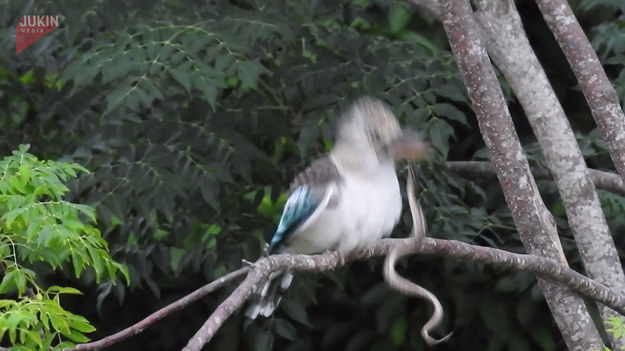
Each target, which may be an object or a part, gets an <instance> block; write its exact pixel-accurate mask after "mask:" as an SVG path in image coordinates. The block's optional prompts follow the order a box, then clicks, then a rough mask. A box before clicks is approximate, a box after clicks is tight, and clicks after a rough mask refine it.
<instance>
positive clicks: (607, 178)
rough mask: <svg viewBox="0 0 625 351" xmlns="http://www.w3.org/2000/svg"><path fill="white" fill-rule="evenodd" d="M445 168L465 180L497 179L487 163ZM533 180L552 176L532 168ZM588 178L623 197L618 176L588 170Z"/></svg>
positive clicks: (624, 188) (454, 164)
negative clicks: (465, 178)
mask: <svg viewBox="0 0 625 351" xmlns="http://www.w3.org/2000/svg"><path fill="white" fill-rule="evenodd" d="M446 166H447V168H449V169H450V170H452V171H454V172H456V173H458V174H460V175H461V176H463V177H467V178H473V179H477V178H482V179H493V178H496V177H497V173H496V171H495V167H493V164H492V163H490V162H487V161H448V162H447V163H446ZM532 174H533V175H534V178H536V179H541V180H552V179H553V176H552V175H551V173H550V172H549V171H548V170H546V169H539V168H533V167H532ZM588 176H589V177H590V179H591V180H592V182H593V183H594V184H595V186H596V187H597V189H601V190H606V191H609V192H612V193H615V194H618V195H621V196H625V184H624V183H623V180H622V179H621V177H619V176H618V174H614V173H610V172H605V171H599V170H596V169H588Z"/></svg>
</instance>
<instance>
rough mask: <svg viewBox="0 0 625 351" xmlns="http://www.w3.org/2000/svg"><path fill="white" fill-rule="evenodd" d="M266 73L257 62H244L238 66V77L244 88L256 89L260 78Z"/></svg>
mask: <svg viewBox="0 0 625 351" xmlns="http://www.w3.org/2000/svg"><path fill="white" fill-rule="evenodd" d="M263 71H264V68H263V66H261V64H260V63H258V62H256V61H251V60H250V61H243V62H240V63H239V65H238V66H237V75H238V76H239V78H240V79H241V82H243V85H244V86H248V87H250V88H253V89H256V87H257V86H258V77H259V76H260V74H261V73H262V72H263Z"/></svg>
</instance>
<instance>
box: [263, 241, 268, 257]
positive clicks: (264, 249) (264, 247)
mask: <svg viewBox="0 0 625 351" xmlns="http://www.w3.org/2000/svg"><path fill="white" fill-rule="evenodd" d="M263 255H264V256H265V257H267V256H269V244H267V243H265V246H263Z"/></svg>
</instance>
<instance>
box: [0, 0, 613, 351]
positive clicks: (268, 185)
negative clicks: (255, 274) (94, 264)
mask: <svg viewBox="0 0 625 351" xmlns="http://www.w3.org/2000/svg"><path fill="white" fill-rule="evenodd" d="M518 5H519V6H520V10H521V12H522V14H524V15H527V16H525V18H537V16H539V14H538V13H537V12H536V9H535V8H534V7H533V6H534V5H532V4H530V3H529V2H523V1H520V2H519V4H518ZM576 5H578V6H577V8H578V9H579V11H578V13H579V14H580V16H581V19H582V20H585V19H588V20H587V22H584V23H586V24H587V25H588V29H589V33H591V35H592V38H593V43H595V45H596V47H597V48H598V50H599V52H600V54H601V57H602V58H603V59H604V60H605V63H606V65H607V66H606V67H607V68H608V69H609V73H610V75H611V77H612V78H614V81H615V84H616V85H617V86H618V87H620V89H619V93H620V95H621V98H622V97H623V94H625V88H623V87H625V74H624V73H622V72H625V71H624V70H623V65H624V62H623V58H622V57H623V55H624V51H625V39H624V38H623V36H622V34H619V33H622V28H623V9H622V4H621V3H620V2H619V1H614V0H612V1H609V0H605V1H601V2H597V1H592V4H591V1H590V0H588V1H586V2H583V1H582V2H580V3H579V4H576ZM0 6H1V8H0V23H2V24H3V28H8V29H6V30H3V34H5V35H3V36H2V39H0V40H2V43H3V45H2V47H3V48H11V50H9V49H6V50H3V51H1V52H0V77H2V80H0V85H1V88H0V106H2V107H3V108H2V109H0V154H2V155H8V154H10V152H11V150H14V149H16V148H17V145H19V144H20V143H29V144H31V150H30V152H31V153H34V154H36V155H37V156H38V157H40V158H48V159H58V160H65V161H71V162H77V163H79V164H82V165H83V166H84V167H86V168H87V169H89V170H90V171H91V173H89V174H81V175H80V176H79V177H78V178H77V179H76V180H74V181H71V182H70V183H69V187H70V189H71V192H70V194H69V197H70V200H71V201H73V202H76V203H83V204H88V205H90V206H93V207H95V208H96V210H97V218H98V227H99V229H100V230H101V232H102V235H103V237H104V238H105V239H106V240H107V241H108V242H109V245H110V250H111V253H112V255H113V257H114V258H115V259H116V260H117V261H119V262H123V263H124V264H126V265H127V266H128V269H129V274H130V278H131V279H130V280H131V286H130V287H126V286H124V285H123V284H117V285H113V284H112V283H111V282H109V281H105V282H101V283H99V284H98V285H97V286H98V288H97V290H96V289H94V288H92V287H93V286H95V284H96V283H97V282H96V281H95V278H96V277H95V275H84V276H83V277H82V278H81V279H80V280H76V279H75V278H74V277H73V275H71V274H69V272H67V271H63V272H60V273H59V272H57V273H53V272H50V271H49V270H45V269H41V270H40V271H37V274H38V275H40V276H42V277H45V279H46V280H48V281H52V282H56V281H61V282H65V281H71V282H72V284H73V285H80V289H81V291H84V292H85V293H86V295H85V296H84V297H83V298H80V299H76V300H73V301H72V303H73V304H72V306H73V309H72V311H73V312H75V313H78V314H82V315H85V316H87V317H88V318H89V320H90V321H92V322H93V324H94V325H95V326H96V328H97V329H98V330H97V331H96V332H95V333H94V335H95V336H96V337H97V336H104V335H107V334H110V333H112V332H113V331H116V330H119V329H121V328H123V327H125V326H127V325H130V324H131V323H134V322H135V321H137V320H139V319H140V318H142V317H143V316H145V315H147V314H148V313H149V312H151V311H154V310H156V309H157V308H158V307H160V306H162V305H164V304H166V303H168V302H171V301H172V300H174V299H176V298H179V297H181V296H183V295H184V294H185V293H188V292H190V291H192V290H193V289H194V288H197V287H199V286H201V285H202V284H204V283H206V282H208V281H210V280H213V279H214V278H216V277H218V276H220V275H222V274H224V273H225V272H228V271H230V270H233V269H235V268H238V267H240V265H241V259H243V258H246V259H254V258H256V257H258V255H260V252H261V245H262V244H263V243H264V242H265V241H266V240H267V239H268V238H269V237H270V235H271V234H272V231H273V230H274V228H275V224H276V221H277V218H278V216H279V213H280V211H281V206H282V204H283V203H284V196H282V195H281V193H282V192H283V191H284V190H285V189H286V188H287V184H288V182H289V180H290V179H291V177H293V176H294V175H295V174H296V172H298V171H299V170H301V169H302V168H303V167H305V166H306V164H307V163H308V162H309V161H310V160H311V159H312V158H314V157H316V156H318V155H319V154H320V153H322V152H325V151H326V150H327V149H328V148H329V147H331V145H332V133H333V122H334V121H335V120H336V119H337V116H338V114H339V112H340V110H341V108H343V107H345V106H346V105H347V104H348V103H349V102H350V101H351V100H352V99H353V98H355V97H357V96H360V95H363V94H370V95H374V96H377V97H380V98H384V99H386V100H387V101H388V102H389V103H390V104H391V106H392V107H393V109H394V111H395V113H396V114H397V115H398V117H399V118H400V119H401V120H402V122H403V123H404V124H406V125H410V126H413V127H414V128H417V129H421V130H424V131H425V132H426V133H427V134H428V135H429V137H430V138H431V141H432V144H433V146H434V149H435V151H436V152H435V154H434V157H433V159H432V160H431V162H429V163H427V164H422V165H420V167H419V168H420V174H421V183H422V184H421V185H422V188H423V193H422V195H421V197H420V199H421V202H422V204H423V205H424V207H425V209H426V215H427V219H428V223H429V224H430V225H429V227H430V235H432V236H438V237H444V238H449V239H457V240H463V241H468V242H473V243H477V244H482V245H489V246H496V247H501V248H504V249H507V250H512V251H521V250H522V247H521V245H520V243H519V240H518V237H517V236H516V235H515V234H514V228H513V225H512V222H511V219H510V215H509V212H508V210H507V209H506V207H505V204H504V202H503V198H502V196H501V191H500V190H499V187H498V185H497V184H495V183H493V182H485V181H479V180H477V181H475V182H473V181H470V180H466V179H463V178H460V177H459V176H458V175H456V174H453V173H450V172H449V171H447V170H446V169H445V167H444V162H443V161H444V160H448V159H471V158H476V159H483V158H484V157H486V153H485V152H483V151H479V150H480V149H481V147H482V145H483V144H482V141H481V137H480V136H479V132H478V130H477V126H476V123H475V121H474V117H473V116H472V112H471V109H470V106H469V104H468V100H467V97H466V95H465V92H464V88H463V86H462V82H461V81H460V79H459V77H458V76H457V74H456V67H455V63H454V62H453V57H452V56H451V54H450V52H449V50H448V48H447V46H446V44H445V41H444V33H443V32H442V30H441V28H440V27H439V25H438V24H436V23H435V22H434V21H433V20H432V19H431V18H428V17H426V16H424V15H422V14H419V13H416V12H415V11H414V10H413V9H412V8H411V7H410V6H409V5H408V4H407V3H404V2H399V1H392V2H387V1H368V0H343V1H332V0H321V1H314V2H313V1H311V2H308V1H304V2H300V1H294V0H282V1H266V2H261V1H253V0H249V1H246V0H241V1H224V0H220V1H214V2H209V3H204V2H202V3H196V2H182V1H142V0H134V1H106V2H84V1H77V0H56V1H48V2H38V3H37V4H33V2H15V1H14V2H5V3H2V4H1V5H0ZM44 13H45V14H62V16H63V17H62V20H61V26H60V28H58V29H56V30H54V31H53V32H51V33H50V34H49V35H47V36H46V37H44V38H43V39H41V40H40V41H39V42H37V43H36V44H35V45H33V46H32V47H30V48H28V49H27V50H25V51H24V52H22V53H20V54H19V55H15V54H14V51H13V50H12V48H13V45H14V31H13V29H12V28H13V27H12V26H14V25H15V24H16V23H17V22H18V21H19V18H20V16H22V15H24V14H44ZM619 16H620V17H619ZM591 19H592V20H591ZM526 25H527V27H528V32H529V34H530V36H531V39H533V40H534V39H535V40H536V42H537V44H536V50H537V52H538V54H539V55H540V56H541V59H542V60H543V61H544V62H545V64H546V66H547V70H548V73H549V74H550V76H551V77H552V78H553V79H554V82H555V83H554V86H555V88H556V90H557V92H558V94H559V96H560V98H561V100H562V101H563V103H564V104H565V108H566V109H567V112H569V111H570V112H571V113H570V116H571V120H572V124H573V125H574V128H576V130H578V131H579V132H580V134H579V136H580V142H581V143H582V145H583V148H584V152H585V155H586V156H587V157H588V160H589V164H591V165H592V166H594V167H597V168H608V169H609V168H611V167H610V166H609V165H610V164H609V160H608V158H607V157H606V154H605V151H604V148H603V145H602V143H601V141H600V140H599V138H598V137H597V133H596V132H592V133H590V131H591V130H592V128H593V124H592V122H589V121H591V117H590V115H589V113H588V111H587V109H585V108H584V107H583V98H580V96H581V95H580V93H579V92H578V91H577V90H575V89H573V87H574V85H575V82H574V80H573V79H572V76H571V73H570V72H569V71H568V70H566V69H565V67H566V65H564V64H562V60H563V59H562V56H561V54H559V52H558V49H557V45H554V43H553V42H552V41H550V40H553V39H550V36H549V35H548V33H547V32H546V29H545V27H544V25H542V24H541V23H535V22H532V21H528V23H526ZM591 27H592V30H591ZM505 90H506V91H508V89H505ZM508 100H509V101H510V106H511V109H512V111H513V113H514V114H515V117H516V118H517V120H516V122H517V124H518V127H519V130H520V133H521V137H522V139H523V140H524V142H525V143H526V144H527V145H528V152H529V154H530V156H531V157H532V160H533V161H534V162H536V163H537V164H542V161H541V155H540V152H538V151H537V148H536V147H535V145H533V144H532V142H533V137H532V136H531V133H530V131H529V130H528V127H527V124H526V122H524V120H523V119H522V115H521V113H520V111H519V106H518V105H517V104H516V103H515V101H514V98H513V97H512V96H510V94H509V93H508ZM541 190H543V193H544V196H545V199H546V201H548V202H549V205H550V208H551V209H552V210H553V211H554V214H555V215H557V216H558V217H559V218H558V223H559V224H560V225H561V229H562V233H563V235H564V237H565V245H566V247H567V251H568V252H569V253H570V255H571V256H572V258H573V261H575V260H574V255H575V253H574V251H573V247H574V246H573V243H572V241H571V240H567V239H566V238H570V236H568V237H567V235H568V233H567V227H566V224H565V221H564V218H565V217H564V212H563V210H562V206H561V204H560V203H559V201H558V200H557V192H556V191H555V189H554V187H553V184H552V183H551V182H541ZM602 201H603V204H604V206H605V208H606V211H607V215H608V220H609V223H610V225H611V227H612V229H613V230H614V232H615V234H616V240H617V242H618V241H622V240H624V239H625V238H624V237H623V235H619V234H618V233H623V231H624V230H625V220H624V219H623V218H622V215H619V213H622V210H623V208H625V200H624V199H623V198H622V197H619V196H615V195H612V194H608V193H602ZM408 223H409V218H407V217H406V218H404V220H403V222H402V225H401V226H400V227H399V228H398V229H397V235H405V233H407V232H408V229H407V228H408ZM379 263H380V262H379V261H378V260H373V261H372V262H370V263H356V264H352V265H351V266H350V267H347V268H345V269H341V270H338V271H336V272H330V273H327V274H322V275H301V276H300V277H298V279H296V282H295V284H294V286H293V288H292V289H290V291H289V296H288V297H287V299H285V300H284V302H283V303H282V304H281V307H280V309H279V311H278V313H277V314H276V316H275V317H274V318H271V319H268V320H259V321H257V322H256V323H254V324H248V323H246V321H245V319H244V317H243V316H242V314H237V315H236V316H235V317H234V318H233V319H232V320H230V321H228V322H227V323H226V324H225V326H224V327H223V328H222V330H221V331H220V334H219V335H218V337H217V338H216V340H214V341H213V342H212V344H211V346H210V348H211V349H213V348H214V349H220V350H237V349H241V350H248V349H249V350H265V349H268V348H269V346H270V345H271V344H274V345H275V348H276V349H284V350H314V349H345V350H348V351H351V350H402V349H414V350H425V345H424V343H423V341H422V340H421V338H420V336H419V329H420V327H421V325H422V324H423V322H424V321H425V320H426V318H427V316H428V315H429V313H430V311H429V310H428V308H426V305H425V304H424V303H423V302H421V301H418V300H415V299H410V298H406V297H404V296H401V295H399V294H398V293H395V292H392V291H390V289H388V288H387V287H386V286H385V285H384V283H383V280H382V277H381V272H380V264H379ZM402 273H405V274H407V275H408V276H409V277H411V278H412V279H414V280H415V281H418V282H419V283H422V284H423V285H424V286H425V287H426V288H428V289H431V290H432V291H433V292H434V293H436V294H437V295H438V296H439V297H440V298H441V300H442V301H443V305H444V306H445V308H446V312H447V319H446V325H447V326H448V328H449V329H453V330H454V337H453V338H452V340H451V341H450V342H449V343H448V344H447V345H444V346H442V347H440V349H450V350H456V349H459V348H460V349H487V350H504V349H508V350H520V351H522V350H530V349H532V350H557V349H561V348H562V345H561V344H560V342H559V336H558V332H557V330H556V329H555V328H554V327H553V325H552V324H553V323H552V322H551V317H550V316H549V313H548V310H547V308H546V305H545V304H544V302H543V300H542V298H541V295H540V292H539V290H538V288H537V287H536V285H535V280H534V278H533V277H532V276H530V275H527V274H525V273H509V272H500V271H497V270H493V269H492V268H489V267H485V266H482V265H467V264H464V263H460V262H456V261H451V260H442V259H433V258H412V259H410V260H408V261H407V264H406V266H405V267H404V268H403V269H402ZM228 292H229V291H228V290H227V291H224V292H221V293H218V294H214V295H213V296H212V298H211V299H206V301H204V302H202V303H196V305H194V307H195V308H190V309H186V310H184V311H182V312H179V313H178V314H176V315H173V316H169V317H168V318H167V319H166V320H164V321H163V322H161V323H159V324H157V325H155V326H153V327H152V328H150V329H148V330H147V331H145V332H144V333H143V334H141V335H138V336H136V337H134V338H132V339H130V340H128V341H126V342H124V343H123V344H121V345H118V346H115V349H116V350H122V349H127V350H139V349H145V350H155V349H167V350H168V349H179V348H180V346H181V345H183V344H184V343H185V342H186V339H187V338H189V337H190V336H191V335H192V334H193V333H194V331H195V330H196V329H197V328H198V327H199V326H200V325H201V323H202V322H203V320H204V319H205V318H206V317H207V316H208V315H209V313H210V311H211V310H212V309H213V308H214V307H215V306H216V304H217V303H219V301H221V299H222V298H223V296H225V294H227V293H228ZM172 331H175V332H172ZM443 332H445V331H441V333H443ZM138 345H141V346H138Z"/></svg>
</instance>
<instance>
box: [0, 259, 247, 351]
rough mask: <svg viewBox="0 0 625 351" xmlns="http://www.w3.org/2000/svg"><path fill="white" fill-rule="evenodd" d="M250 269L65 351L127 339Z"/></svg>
mask: <svg viewBox="0 0 625 351" xmlns="http://www.w3.org/2000/svg"><path fill="white" fill-rule="evenodd" d="M249 270H250V268H249V267H243V268H240V269H238V270H236V271H234V272H231V273H228V274H226V275H224V276H223V277H221V278H219V279H217V280H214V281H212V282H210V283H209V284H206V285H204V286H203V287H201V288H199V289H197V290H195V291H194V292H192V293H190V294H188V295H187V296H185V297H183V298H181V299H179V300H177V301H175V302H173V303H171V304H169V305H167V306H165V307H163V308H161V309H160V310H158V311H156V312H154V313H152V314H151V315H149V316H147V317H145V318H144V319H142V320H141V321H140V322H138V323H137V324H135V325H132V326H130V327H128V328H126V329H124V330H121V331H119V332H117V333H115V334H113V335H109V336H107V337H105V338H103V339H100V340H97V341H93V342H89V343H86V344H80V345H76V347H75V348H73V349H65V351H70V350H71V351H73V350H99V349H101V348H104V347H107V346H110V345H113V344H115V343H118V342H120V341H122V340H124V339H127V338H128V337H130V336H133V335H136V334H139V333H141V332H142V331H143V330H144V329H145V328H147V327H148V326H150V325H152V324H154V323H156V322H157V321H159V320H161V319H162V318H163V317H165V316H167V315H169V314H171V313H173V312H175V311H178V310H181V309H183V308H184V307H186V306H187V305H189V304H190V303H192V302H195V301H197V300H198V299H200V298H202V297H204V296H206V295H207V294H209V293H211V292H213V291H215V290H217V289H219V288H220V287H222V286H223V285H224V284H226V283H228V282H230V281H232V280H235V279H237V278H239V277H241V276H243V275H245V274H246V273H247V272H248V271H249ZM0 351H1V349H0Z"/></svg>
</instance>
